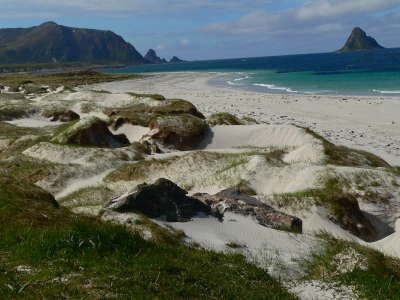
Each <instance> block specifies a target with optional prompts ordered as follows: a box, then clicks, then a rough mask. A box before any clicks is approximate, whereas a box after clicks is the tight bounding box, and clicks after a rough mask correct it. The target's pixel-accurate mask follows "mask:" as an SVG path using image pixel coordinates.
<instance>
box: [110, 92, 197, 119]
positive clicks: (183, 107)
mask: <svg viewBox="0 0 400 300" xmlns="http://www.w3.org/2000/svg"><path fill="white" fill-rule="evenodd" d="M104 113H105V114H106V115H107V116H109V117H111V118H112V123H116V122H118V125H121V124H125V123H128V124H133V125H141V126H149V124H150V123H151V122H152V121H153V120H154V119H155V118H156V117H158V116H161V115H181V114H188V115H192V116H195V117H198V118H204V116H203V115H202V114H201V113H200V112H198V111H197V109H196V107H195V106H194V105H193V104H192V103H190V102H188V101H186V100H179V99H178V100H177V99H173V100H155V99H152V100H149V101H141V102H138V103H135V104H133V105H130V106H128V107H123V108H112V109H106V110H105V111H104ZM111 125H112V124H111ZM112 126H113V125H112Z"/></svg>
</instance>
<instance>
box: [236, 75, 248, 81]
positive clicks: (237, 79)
mask: <svg viewBox="0 0 400 300" xmlns="http://www.w3.org/2000/svg"><path fill="white" fill-rule="evenodd" d="M246 77H247V76H246ZM246 77H243V78H236V79H234V80H233V81H239V80H243V79H246Z"/></svg>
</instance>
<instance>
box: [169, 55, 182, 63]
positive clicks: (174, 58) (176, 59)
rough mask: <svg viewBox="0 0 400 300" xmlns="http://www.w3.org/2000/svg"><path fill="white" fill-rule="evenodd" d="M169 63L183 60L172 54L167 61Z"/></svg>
mask: <svg viewBox="0 0 400 300" xmlns="http://www.w3.org/2000/svg"><path fill="white" fill-rule="evenodd" d="M169 62H170V63H177V62H184V60H181V59H179V58H178V57H176V56H174V57H172V58H171V60H170V61H169Z"/></svg>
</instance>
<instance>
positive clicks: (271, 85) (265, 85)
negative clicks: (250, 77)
mask: <svg viewBox="0 0 400 300" xmlns="http://www.w3.org/2000/svg"><path fill="white" fill-rule="evenodd" d="M253 85H257V86H263V87H266V88H269V89H270V90H280V91H287V89H288V88H287V87H280V86H276V85H274V84H262V83H254V84H253Z"/></svg>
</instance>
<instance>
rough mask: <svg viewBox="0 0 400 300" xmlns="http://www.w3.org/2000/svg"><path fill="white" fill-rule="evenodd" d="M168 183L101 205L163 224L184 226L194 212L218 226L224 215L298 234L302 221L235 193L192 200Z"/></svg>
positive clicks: (144, 187) (140, 188)
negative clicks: (215, 220) (216, 221)
mask: <svg viewBox="0 0 400 300" xmlns="http://www.w3.org/2000/svg"><path fill="white" fill-rule="evenodd" d="M186 194H187V192H186V191H185V190H183V189H181V188H180V187H179V186H177V185H176V184H175V183H173V182H172V181H170V180H168V179H164V178H160V179H157V180H156V182H154V184H146V183H142V184H139V185H137V186H136V187H135V188H134V189H132V190H131V191H130V192H129V193H127V194H126V195H123V196H121V197H118V198H113V199H111V200H109V201H107V202H106V203H105V204H104V205H103V209H106V210H107V209H109V210H113V211H117V212H120V213H126V212H140V213H142V214H144V215H146V216H147V217H149V218H158V217H161V216H165V217H166V221H167V222H187V221H190V219H191V218H193V217H194V216H195V215H197V214H198V212H203V213H205V214H207V215H212V216H214V217H216V218H218V219H219V220H220V221H221V222H223V221H224V213H225V212H226V211H230V212H232V213H235V214H238V215H243V216H250V217H252V218H254V219H255V220H257V221H258V223H259V224H260V225H263V226H267V227H272V228H277V229H288V230H291V231H295V232H301V231H302V221H301V220H300V219H299V218H297V217H294V216H290V215H288V214H285V213H282V212H279V211H276V210H275V209H273V208H272V207H270V206H268V205H266V204H265V203H263V202H261V201H259V200H257V199H256V198H253V197H249V196H246V195H243V194H242V193H241V192H240V191H239V189H227V190H223V191H221V192H219V193H218V194H216V195H209V194H195V195H193V197H189V196H187V195H186Z"/></svg>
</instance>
